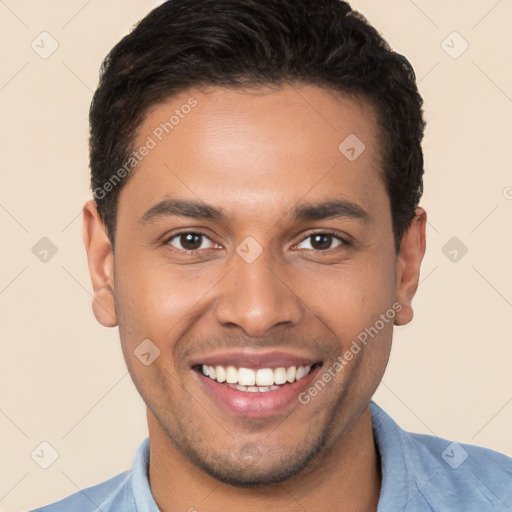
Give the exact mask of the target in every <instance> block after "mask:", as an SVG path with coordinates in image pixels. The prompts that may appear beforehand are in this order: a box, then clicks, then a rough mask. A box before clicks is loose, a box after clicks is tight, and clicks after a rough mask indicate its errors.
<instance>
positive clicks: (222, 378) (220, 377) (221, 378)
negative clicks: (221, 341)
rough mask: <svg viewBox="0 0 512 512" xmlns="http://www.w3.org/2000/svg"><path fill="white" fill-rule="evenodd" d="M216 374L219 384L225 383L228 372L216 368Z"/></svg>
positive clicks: (218, 367) (219, 367)
mask: <svg viewBox="0 0 512 512" xmlns="http://www.w3.org/2000/svg"><path fill="white" fill-rule="evenodd" d="M215 373H216V374H217V382H224V381H225V380H226V370H224V368H223V367H222V366H216V367H215Z"/></svg>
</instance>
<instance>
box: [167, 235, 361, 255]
mask: <svg viewBox="0 0 512 512" xmlns="http://www.w3.org/2000/svg"><path fill="white" fill-rule="evenodd" d="M182 235H201V236H204V237H205V238H207V239H208V240H210V241H211V242H213V240H211V238H210V237H209V236H208V235H207V234H206V233H205V232H204V231H201V230H200V229H196V230H194V231H182V232H180V233H175V234H173V235H171V236H170V237H168V238H167V239H166V240H165V242H164V243H165V244H166V245H167V244H169V243H170V242H171V240H173V239H175V238H178V237H179V236H182ZM315 235H327V236H332V237H333V238H336V239H337V240H339V241H340V242H341V245H343V246H345V247H347V246H350V245H351V243H350V242H349V241H348V240H347V239H346V238H342V237H341V236H340V235H338V234H337V233H334V232H332V231H317V232H315V233H310V234H309V235H307V236H305V237H304V238H303V239H302V240H301V241H300V242H299V243H298V244H295V245H299V244H301V243H302V242H304V241H305V240H307V239H308V238H310V237H313V236H315ZM214 243H215V242H214ZM337 248H338V247H334V249H337ZM176 250H178V251H180V252H183V253H185V254H193V253H197V252H199V249H194V250H186V249H176ZM201 250H205V249H201ZM308 250H309V251H314V252H328V251H330V250H332V249H325V250H323V251H322V250H320V249H308Z"/></svg>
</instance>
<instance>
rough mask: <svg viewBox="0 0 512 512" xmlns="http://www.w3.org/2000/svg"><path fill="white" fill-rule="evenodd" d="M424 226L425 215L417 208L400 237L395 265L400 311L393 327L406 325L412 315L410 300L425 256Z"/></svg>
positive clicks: (414, 292) (416, 285) (421, 209)
mask: <svg viewBox="0 0 512 512" xmlns="http://www.w3.org/2000/svg"><path fill="white" fill-rule="evenodd" d="M426 224H427V213H426V212H425V210H424V209H423V208H417V209H416V212H415V215H414V218H413V219H412V221H411V223H410V225H409V227H408V228H407V230H406V232H405V233H404V236H403V237H402V242H401V245H400V254H399V255H398V258H397V263H396V264H397V272H396V275H397V292H396V293H397V295H396V299H397V301H398V302H399V303H400V304H401V305H402V309H401V310H400V311H399V312H397V314H396V316H395V325H405V324H408V323H409V322H410V321H411V320H412V317H413V315H414V313H413V309H412V299H413V297H414V295H415V294H416V290H417V289H418V282H419V276H420V267H421V262H422V260H423V256H424V255H425V249H426V239H425V230H426Z"/></svg>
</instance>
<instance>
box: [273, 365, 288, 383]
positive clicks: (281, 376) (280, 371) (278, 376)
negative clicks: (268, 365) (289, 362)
mask: <svg viewBox="0 0 512 512" xmlns="http://www.w3.org/2000/svg"><path fill="white" fill-rule="evenodd" d="M274 382H275V383H276V384H284V383H285V382H286V368H283V367H281V368H276V369H275V370H274Z"/></svg>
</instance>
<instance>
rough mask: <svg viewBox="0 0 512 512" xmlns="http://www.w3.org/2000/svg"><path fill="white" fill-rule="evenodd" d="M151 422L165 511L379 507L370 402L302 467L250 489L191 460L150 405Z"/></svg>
mask: <svg viewBox="0 0 512 512" xmlns="http://www.w3.org/2000/svg"><path fill="white" fill-rule="evenodd" d="M148 426H149V436H150V441H151V442H150V463H149V480H150V485H151V491H152V493H153V496H154V497H155V500H156V502H157V504H158V507H159V509H160V510H161V512H175V511H183V510H190V511H194V510H197V511H199V512H201V511H204V510H208V512H224V511H225V510H244V511H247V512H260V511H266V510H279V511H283V512H284V511H290V512H291V511H297V512H298V511H303V510H308V511H309V512H314V511H325V510H337V511H341V512H375V511H376V510H377V504H378V501H379V494H380V486H381V470H380V460H379V456H378V453H377V450H376V448H375V443H374V438H373V431H372V424H371V415H370V409H369V407H367V408H366V409H365V411H364V412H363V413H362V414H361V416H360V417H359V418H358V419H357V420H356V422H355V423H354V425H353V426H352V428H351V429H350V431H349V432H348V433H347V434H346V435H345V436H344V437H343V438H342V439H341V440H339V441H338V442H337V443H336V444H335V445H334V446H333V447H332V449H331V450H330V451H329V452H328V453H325V454H322V455H320V456H319V457H318V458H317V459H316V460H315V461H314V462H313V463H312V464H311V465H310V467H308V468H307V470H305V471H304V472H303V473H301V474H299V475H296V476H295V477H293V478H291V479H290V480H287V481H285V482H282V483H280V484H276V485H272V486H267V487H259V488H250V489H246V488H240V487H234V486H230V485H227V484H224V483H222V482H219V481H218V480H216V479H215V478H213V477H211V476H210V475H208V474H206V473H204V472H203V471H201V470H199V469H198V468H196V467H195V466H194V465H192V463H191V462H190V461H188V459H186V458H185V457H184V456H183V455H182V454H181V453H180V452H179V451H178V450H177V449H176V447H175V446H174V445H173V443H172V442H170V441H169V439H168V437H167V436H166V434H165V432H164V431H163V430H162V429H161V427H160V425H159V423H158V421H157V420H156V418H155V417H154V416H153V415H152V414H151V412H149V411H148Z"/></svg>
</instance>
